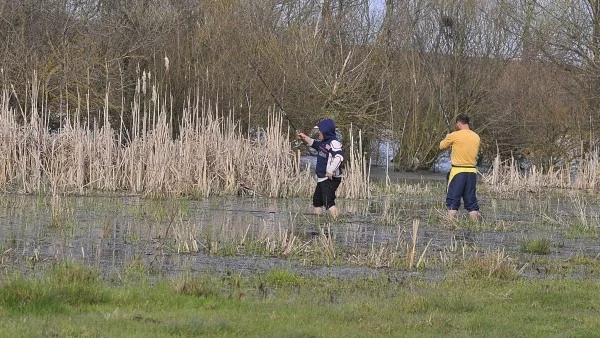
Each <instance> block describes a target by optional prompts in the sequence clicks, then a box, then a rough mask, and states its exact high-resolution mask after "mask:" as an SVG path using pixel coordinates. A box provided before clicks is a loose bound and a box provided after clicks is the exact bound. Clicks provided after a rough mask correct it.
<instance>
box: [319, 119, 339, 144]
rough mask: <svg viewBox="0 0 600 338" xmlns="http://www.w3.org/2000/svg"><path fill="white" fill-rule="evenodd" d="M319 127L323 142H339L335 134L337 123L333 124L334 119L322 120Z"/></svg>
mask: <svg viewBox="0 0 600 338" xmlns="http://www.w3.org/2000/svg"><path fill="white" fill-rule="evenodd" d="M317 127H318V128H319V130H320V131H321V133H323V141H329V140H337V135H336V134H335V123H333V120H332V119H325V120H322V121H321V122H319V123H318V124H317Z"/></svg>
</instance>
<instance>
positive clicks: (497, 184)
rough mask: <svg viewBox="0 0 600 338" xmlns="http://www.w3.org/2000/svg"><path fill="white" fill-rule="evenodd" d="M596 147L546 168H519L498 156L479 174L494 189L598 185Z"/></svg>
mask: <svg viewBox="0 0 600 338" xmlns="http://www.w3.org/2000/svg"><path fill="white" fill-rule="evenodd" d="M599 152H600V149H595V150H594V151H591V152H590V153H588V154H586V155H585V156H584V158H582V159H580V160H579V161H578V162H577V163H576V164H575V165H573V164H571V163H567V164H566V165H563V166H560V167H557V166H551V165H549V166H548V167H547V168H544V167H538V166H535V165H534V166H532V167H531V168H529V169H528V170H522V169H520V168H519V165H518V163H517V161H516V160H515V159H514V158H511V159H509V160H508V161H501V159H500V156H499V155H498V156H496V158H495V159H494V162H493V165H492V169H491V170H490V171H489V172H488V173H484V174H483V181H484V182H485V183H487V184H488V187H490V188H491V189H492V190H495V191H515V190H522V189H536V188H569V189H590V190H593V189H599V188H600V164H599V160H600V158H599Z"/></svg>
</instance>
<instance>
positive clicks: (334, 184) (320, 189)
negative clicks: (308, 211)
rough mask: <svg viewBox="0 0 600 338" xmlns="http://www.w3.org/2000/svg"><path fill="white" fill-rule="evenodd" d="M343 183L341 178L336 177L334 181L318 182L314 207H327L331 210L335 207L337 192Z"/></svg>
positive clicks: (314, 196) (314, 195)
mask: <svg viewBox="0 0 600 338" xmlns="http://www.w3.org/2000/svg"><path fill="white" fill-rule="evenodd" d="M340 183H342V178H341V177H334V178H333V179H332V180H325V181H323V182H317V187H316V188H315V193H314V194H313V207H315V208H320V207H323V206H324V207H325V209H329V208H331V207H332V206H334V205H335V191H336V190H337V188H338V187H339V186H340Z"/></svg>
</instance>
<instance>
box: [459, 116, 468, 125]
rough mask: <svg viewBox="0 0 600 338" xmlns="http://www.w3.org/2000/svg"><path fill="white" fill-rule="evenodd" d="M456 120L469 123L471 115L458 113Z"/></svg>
mask: <svg viewBox="0 0 600 338" xmlns="http://www.w3.org/2000/svg"><path fill="white" fill-rule="evenodd" d="M456 122H460V123H462V124H469V116H467V114H458V115H457V116H456Z"/></svg>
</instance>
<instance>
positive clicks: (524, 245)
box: [521, 238, 551, 255]
mask: <svg viewBox="0 0 600 338" xmlns="http://www.w3.org/2000/svg"><path fill="white" fill-rule="evenodd" d="M550 245H551V242H550V240H549V239H546V238H530V239H524V240H521V251H522V252H524V253H530V254H535V255H548V254H550Z"/></svg>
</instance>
